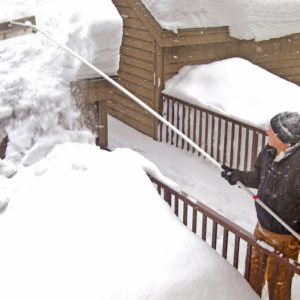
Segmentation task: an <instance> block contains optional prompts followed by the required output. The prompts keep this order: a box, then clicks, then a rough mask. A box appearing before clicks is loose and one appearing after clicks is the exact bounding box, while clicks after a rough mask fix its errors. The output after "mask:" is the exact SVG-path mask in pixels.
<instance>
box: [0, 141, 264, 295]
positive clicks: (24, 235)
mask: <svg viewBox="0 0 300 300" xmlns="http://www.w3.org/2000/svg"><path fill="white" fill-rule="evenodd" d="M145 166H146V167H147V168H148V167H149V166H148V163H147V162H146V161H143V160H142V159H141V157H140V156H137V154H134V153H133V152H132V151H131V150H126V149H122V150H116V151H114V152H111V153H109V152H106V151H103V150H100V149H99V148H98V147H96V146H92V145H83V144H74V143H66V144H63V145H58V146H56V147H55V148H54V149H53V150H52V152H51V153H50V154H49V155H48V156H47V157H46V158H45V159H43V160H41V161H40V162H38V163H36V164H35V165H32V166H30V167H21V168H20V169H19V171H18V173H17V174H16V175H15V176H14V177H13V178H12V179H5V180H3V181H4V183H5V189H4V190H2V191H1V193H2V195H5V196H6V197H8V198H9V199H10V201H9V205H8V207H7V209H6V210H5V212H4V213H2V214H0V227H1V231H0V249H1V256H2V257H3V258H5V259H3V260H2V263H1V268H0V282H1V291H0V295H1V299H5V300H16V299H31V300H37V299H39V300H40V299H57V300H60V299H73V300H77V299H78V300H79V299H80V300H82V299H89V300H93V299H103V300H104V299H110V300H114V299H118V300H119V299H130V300H134V299H139V300H143V299H153V300H158V299H160V300H174V299H181V300H182V299H190V300H193V299H216V300H217V299H222V300H225V299H228V300H229V299H232V291H234V293H235V295H236V297H237V299H245V300H246V299H247V300H248V299H258V296H257V295H256V294H255V293H254V292H253V291H252V290H251V288H250V286H249V285H248V284H247V282H246V281H245V280H244V278H243V277H242V276H241V275H240V274H239V273H238V272H237V271H236V270H234V269H233V268H232V267H231V266H230V265H229V264H228V263H227V262H226V261H225V260H224V259H223V258H222V257H221V256H219V255H218V254H217V253H216V252H214V251H213V250H212V249H210V248H209V246H207V245H206V244H205V243H204V242H203V241H201V239H200V238H199V237H196V236H195V235H194V234H193V233H191V232H190V231H189V230H188V229H187V228H186V227H185V226H184V225H182V224H181V223H180V222H179V221H178V219H177V217H176V216H175V215H174V214H173V213H172V212H171V211H170V209H169V207H168V206H167V204H166V203H164V202H163V201H162V200H161V198H160V196H159V195H158V194H157V192H156V191H155V189H154V188H153V185H152V183H151V182H150V181H149V179H148V178H147V176H146V174H145V173H144V171H143V168H144V167H145Z"/></svg>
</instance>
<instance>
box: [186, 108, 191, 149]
mask: <svg viewBox="0 0 300 300" xmlns="http://www.w3.org/2000/svg"><path fill="white" fill-rule="evenodd" d="M187 137H188V138H191V107H190V106H189V109H188V128H187ZM187 151H190V144H189V143H187Z"/></svg>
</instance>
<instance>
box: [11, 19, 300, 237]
mask: <svg viewBox="0 0 300 300" xmlns="http://www.w3.org/2000/svg"><path fill="white" fill-rule="evenodd" d="M9 26H12V27H14V26H16V27H25V28H26V27H30V28H31V29H32V32H40V33H41V34H43V35H44V36H45V37H46V38H47V39H49V40H51V41H52V42H53V43H55V44H56V45H58V46H59V47H60V48H63V49H64V50H65V51H67V52H68V53H69V54H71V55H72V56H74V57H75V58H77V59H78V60H79V61H81V62H82V63H84V64H85V65H86V66H88V67H89V68H91V69H92V70H94V71H95V72H96V73H98V74H99V75H100V76H101V77H103V78H104V79H105V80H107V81H108V82H109V83H111V84H112V85H113V86H114V87H116V88H117V89H118V90H120V91H121V92H123V93H124V94H125V95H126V96H128V97H129V98H130V99H132V100H133V101H134V102H135V103H137V104H138V105H140V106H141V107H143V108H144V109H145V110H146V111H148V112H149V113H150V114H152V115H153V116H154V117H155V118H156V119H158V120H159V121H160V122H162V123H164V124H165V125H166V126H168V127H169V128H170V129H171V130H173V131H174V132H175V133H176V134H178V135H179V136H180V137H181V138H182V139H184V140H185V141H186V142H187V143H189V144H190V145H191V146H192V147H193V148H194V149H195V150H197V151H198V152H199V153H201V154H202V155H203V156H204V157H205V158H206V159H208V161H210V162H211V163H212V164H213V165H215V166H216V167H217V168H219V170H222V167H221V165H220V164H219V163H218V162H217V161H216V160H215V159H214V158H212V157H211V156H210V155H209V154H208V153H206V152H205V151H204V150H203V149H201V148H200V147H199V146H198V145H197V144H196V143H194V142H193V141H192V140H191V139H190V138H188V137H187V136H186V135H185V134H184V133H182V132H181V131H180V130H178V129H177V128H176V127H175V126H174V125H172V124H171V123H170V122H168V121H167V120H166V119H164V118H163V117H162V116H161V115H160V114H158V113H157V112H156V111H154V110H153V109H152V108H150V107H149V106H148V105H146V104H145V103H144V102H143V101H142V100H140V99H139V98H137V97H136V96H135V95H133V94H132V93H131V92H129V91H128V90H127V89H125V88H124V87H123V86H121V85H120V84H119V83H117V82H116V81H114V80H113V79H111V78H110V77H109V76H107V75H106V74H105V73H104V72H102V71H101V70H99V69H98V68H96V67H95V66H94V65H92V64H91V63H89V62H88V61H87V60H85V59H84V58H83V57H81V56H80V55H78V54H77V53H75V52H74V51H73V50H71V49H70V48H69V47H67V46H65V45H64V44H61V43H60V42H58V41H56V40H55V39H54V38H52V37H51V36H50V35H49V34H47V33H46V32H44V31H42V30H40V29H39V28H38V27H36V26H35V25H33V24H30V23H29V22H26V23H24V22H18V21H11V22H9ZM237 185H238V186H239V187H240V188H242V189H243V190H244V191H245V192H246V193H247V194H248V195H249V196H250V197H251V198H252V199H253V200H255V201H256V202H257V203H258V204H259V205H260V206H261V207H263V208H264V209H265V210H266V211H267V212H268V213H269V214H270V215H271V216H272V217H273V218H275V219H276V220H277V221H278V222H279V223H280V224H281V225H282V226H284V227H285V228H286V229H287V230H288V231H289V232H290V233H291V234H292V235H294V236H295V237H296V238H297V239H298V240H299V241H300V234H298V233H297V232H296V231H295V230H293V229H292V228H291V227H290V226H289V225H288V224H287V223H286V222H284V221H283V220H282V219H281V218H280V217H279V216H278V215H277V214H276V213H275V212H273V211H272V210H271V209H270V208H269V207H268V206H267V205H265V204H264V203H263V202H262V201H261V200H260V199H259V198H258V197H257V196H256V195H255V194H254V193H252V192H251V191H250V190H249V189H248V188H247V187H246V186H245V185H244V184H242V183H241V182H240V181H238V182H237Z"/></svg>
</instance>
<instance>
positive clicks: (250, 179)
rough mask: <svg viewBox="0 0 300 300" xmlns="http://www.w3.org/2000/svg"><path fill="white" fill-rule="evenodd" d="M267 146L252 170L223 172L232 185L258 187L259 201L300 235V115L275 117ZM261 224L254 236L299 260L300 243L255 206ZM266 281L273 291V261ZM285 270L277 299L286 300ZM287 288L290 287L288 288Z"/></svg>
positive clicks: (254, 275) (254, 272)
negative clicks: (239, 183)
mask: <svg viewBox="0 0 300 300" xmlns="http://www.w3.org/2000/svg"><path fill="white" fill-rule="evenodd" d="M266 133H267V135H268V137H269V141H268V145H267V146H266V147H265V148H264V149H263V150H262V151H261V152H260V153H259V155H258V157H257V159H256V161H255V164H254V170H252V171H239V170H237V169H232V168H229V167H227V166H225V165H223V166H222V168H223V169H224V171H223V172H222V173H221V175H222V177H224V178H225V179H226V180H227V181H228V182H229V183H230V184H236V183H237V181H240V182H242V183H243V184H244V185H246V186H247V187H251V188H257V189H258V193H257V196H258V198H259V199H260V200H261V201H263V202H264V203H265V204H266V205H267V206H268V207H269V208H270V209H271V210H273V211H274V212H275V213H276V214H277V215H278V216H279V217H280V218H281V219H282V220H283V221H285V222H286V223H287V224H288V225H289V226H290V227H291V228H292V229H294V230H295V231H296V232H298V233H300V115H299V113H297V112H283V113H279V114H277V115H276V116H274V117H273V118H272V119H271V121H270V126H269V129H268V130H267V132H266ZM255 207H256V213H257V218H258V223H257V225H256V228H255V231H254V235H255V237H256V238H257V239H259V240H263V241H264V242H266V243H268V244H269V245H271V246H272V247H273V248H274V249H275V250H277V251H280V252H281V253H283V254H284V255H285V256H286V257H289V258H292V259H294V260H297V259H298V254H299V241H298V240H297V238H295V237H294V236H293V235H291V234H290V232H289V231H288V230H287V229H286V228H285V227H283V226H282V225H281V224H280V223H279V222H278V221H277V220H276V219H274V218H273V217H272V216H271V215H270V214H269V213H268V212H267V211H265V210H264V209H263V208H262V207H261V206H260V205H259V204H258V203H255ZM258 263H259V253H258V251H257V250H256V249H255V248H253V251H252V256H251V267H250V284H251V286H252V287H253V288H254V289H255V287H256V286H257V280H258ZM264 271H265V274H264V282H263V284H264V283H265V280H266V279H267V281H268V288H269V292H270V288H271V278H272V272H273V268H272V261H271V260H270V261H267V263H266V270H264ZM286 276H287V272H286V269H285V268H284V267H282V266H279V268H278V277H277V283H276V291H275V299H276V300H280V299H283V297H284V293H285V289H286V286H285V279H286ZM287 288H288V287H287Z"/></svg>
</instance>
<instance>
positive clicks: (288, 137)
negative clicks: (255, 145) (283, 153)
mask: <svg viewBox="0 0 300 300" xmlns="http://www.w3.org/2000/svg"><path fill="white" fill-rule="evenodd" d="M270 125H271V127H272V129H273V131H274V133H275V134H276V135H277V137H278V138H279V139H280V140H281V141H282V142H283V143H284V144H287V145H289V146H293V145H295V144H296V143H298V142H300V114H299V113H297V112H289V111H286V112H282V113H279V114H277V115H276V116H274V117H273V118H272V119H271V121H270Z"/></svg>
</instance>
